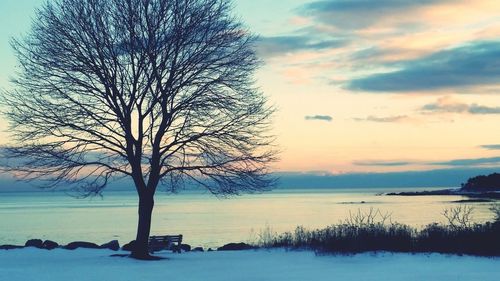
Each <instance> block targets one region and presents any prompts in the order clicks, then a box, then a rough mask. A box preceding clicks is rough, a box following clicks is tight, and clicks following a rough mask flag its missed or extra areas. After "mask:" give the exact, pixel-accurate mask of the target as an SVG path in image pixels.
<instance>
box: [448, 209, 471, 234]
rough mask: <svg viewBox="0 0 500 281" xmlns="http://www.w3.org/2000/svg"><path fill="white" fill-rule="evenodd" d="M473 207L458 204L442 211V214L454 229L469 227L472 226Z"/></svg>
mask: <svg viewBox="0 0 500 281" xmlns="http://www.w3.org/2000/svg"><path fill="white" fill-rule="evenodd" d="M473 211H474V207H471V206H469V205H460V206H458V207H452V208H449V209H445V210H444V211H443V216H445V217H446V219H447V220H448V224H449V225H450V226H451V227H452V228H455V229H460V228H470V227H471V226H472V213H473Z"/></svg>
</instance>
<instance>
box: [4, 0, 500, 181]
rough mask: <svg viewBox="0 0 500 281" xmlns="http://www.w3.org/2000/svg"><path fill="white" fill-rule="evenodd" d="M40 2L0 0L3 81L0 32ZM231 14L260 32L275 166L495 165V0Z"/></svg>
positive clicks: (498, 11)
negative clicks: (276, 153) (271, 110)
mask: <svg viewBox="0 0 500 281" xmlns="http://www.w3.org/2000/svg"><path fill="white" fill-rule="evenodd" d="M43 2H44V1H42V0H1V1H0V88H4V89H8V88H9V87H10V84H9V77H12V76H13V74H14V73H15V69H16V60H15V57H14V56H13V52H12V50H11V48H10V45H9V38H10V37H12V36H19V35H22V34H23V33H26V32H27V31H28V30H29V27H30V21H31V18H32V17H33V16H34V9H35V7H37V6H39V5H40V4H41V3H43ZM234 13H235V14H236V15H237V16H239V18H241V20H242V21H243V22H244V23H245V24H246V26H247V27H248V28H249V29H250V30H251V31H252V32H254V33H255V34H257V35H259V42H258V44H257V52H258V54H259V56H260V57H261V58H262V60H263V61H264V66H263V67H261V69H260V70H259V71H258V72H257V73H256V78H257V84H258V86H259V87H260V89H261V90H262V91H263V92H264V93H265V95H267V96H268V97H269V99H270V102H271V103H272V104H274V105H275V106H276V107H277V109H278V111H277V113H276V115H275V116H274V122H273V126H274V128H273V132H274V134H275V135H276V137H277V145H278V147H279V148H280V150H281V151H282V152H281V154H280V160H279V161H278V162H277V163H275V164H274V169H275V170H276V171H279V172H282V173H290V172H292V173H293V172H300V173H314V174H327V175H339V174H340V175H342V174H352V173H372V172H377V173H392V172H409V171H431V170H436V171H441V170H447V169H452V170H453V169H455V170H457V171H461V170H463V169H473V170H474V171H481V169H484V170H485V171H486V170H487V171H491V168H496V167H500V44H499V43H500V1H498V0H475V1H470V0H418V1H417V0H378V1H373V0H324V1H314V0H280V1H270V0H252V1H250V0H235V1H234ZM0 129H2V130H5V129H6V121H5V120H4V119H0ZM0 136H1V139H2V141H1V142H3V143H5V142H8V134H7V133H5V132H4V133H2V134H1V135H0ZM414 174H415V173H414ZM416 175H418V173H417V174H416Z"/></svg>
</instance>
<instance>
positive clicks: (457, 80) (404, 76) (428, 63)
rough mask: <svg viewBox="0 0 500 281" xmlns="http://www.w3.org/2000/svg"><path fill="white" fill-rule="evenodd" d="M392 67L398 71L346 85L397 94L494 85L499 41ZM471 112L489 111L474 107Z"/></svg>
mask: <svg viewBox="0 0 500 281" xmlns="http://www.w3.org/2000/svg"><path fill="white" fill-rule="evenodd" d="M395 66H397V67H399V68H400V70H396V71H392V72H387V73H377V74H372V75H369V76H366V77H363V78H358V79H354V80H351V81H350V82H349V84H348V85H347V88H348V89H350V90H356V91H368V92H395V93H398V92H415V91H425V92H432V91H435V90H440V89H450V88H452V89H461V88H463V87H468V86H479V85H496V84H499V82H500V42H497V41H488V42H480V43H472V44H469V45H465V46H461V47H457V48H454V49H448V50H444V51H439V52H436V53H434V54H431V55H428V56H426V57H423V58H419V59H415V60H409V61H404V62H401V63H398V64H397V65H395ZM473 111H476V112H488V111H489V110H488V108H482V107H477V108H475V109H474V110H473Z"/></svg>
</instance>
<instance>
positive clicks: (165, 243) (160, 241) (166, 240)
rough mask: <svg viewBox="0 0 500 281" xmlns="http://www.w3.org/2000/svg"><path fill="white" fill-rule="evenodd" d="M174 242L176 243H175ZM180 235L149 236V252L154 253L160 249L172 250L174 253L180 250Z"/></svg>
mask: <svg viewBox="0 0 500 281" xmlns="http://www.w3.org/2000/svg"><path fill="white" fill-rule="evenodd" d="M174 243H177V245H175V244H174ZM181 244H182V235H181V234H179V235H163V236H150V237H149V252H150V253H154V252H156V251H161V250H170V249H171V250H173V251H174V252H176V253H180V252H181Z"/></svg>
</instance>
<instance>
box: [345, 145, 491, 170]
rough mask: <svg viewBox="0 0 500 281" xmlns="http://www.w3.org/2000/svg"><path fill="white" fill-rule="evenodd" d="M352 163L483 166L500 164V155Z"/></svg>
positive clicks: (361, 164)
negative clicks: (443, 159)
mask: <svg viewBox="0 0 500 281" xmlns="http://www.w3.org/2000/svg"><path fill="white" fill-rule="evenodd" d="M494 147H496V148H495V149H500V145H498V146H494ZM352 164H354V165H356V166H367V167H402V166H410V165H420V166H422V165H423V166H453V167H471V168H472V167H481V166H485V165H486V166H492V165H493V166H496V165H500V157H485V158H468V159H452V160H447V161H401V160H360V161H354V162H352Z"/></svg>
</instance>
